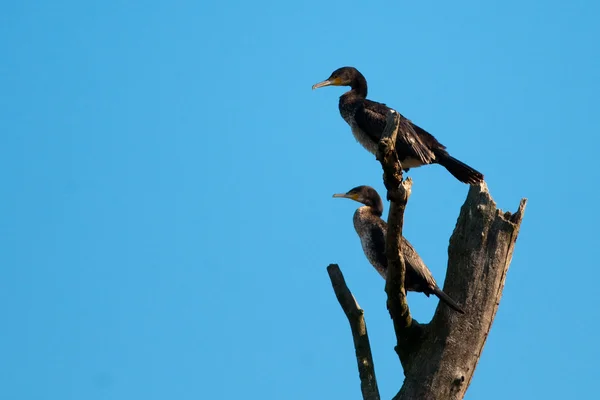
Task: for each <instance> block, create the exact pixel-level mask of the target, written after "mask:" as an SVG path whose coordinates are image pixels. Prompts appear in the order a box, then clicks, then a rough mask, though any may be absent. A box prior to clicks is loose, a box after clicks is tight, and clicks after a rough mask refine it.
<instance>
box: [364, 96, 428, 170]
mask: <svg viewBox="0 0 600 400" xmlns="http://www.w3.org/2000/svg"><path fill="white" fill-rule="evenodd" d="M389 110H390V108H389V107H388V106H386V105H385V104H383V103H377V102H375V101H370V100H365V101H364V102H363V106H362V107H358V108H357V110H356V113H355V115H354V120H355V121H356V124H357V125H358V127H359V128H360V129H361V130H362V131H363V132H365V133H366V134H367V135H369V136H370V137H371V138H372V139H373V140H374V141H376V142H378V141H379V140H380V139H381V134H382V132H383V130H384V129H385V121H386V115H387V113H388V111H389ZM398 115H399V116H400V127H399V130H398V136H397V139H396V151H397V152H399V154H401V155H405V156H412V157H415V158H418V159H419V160H421V162H422V163H424V164H430V163H431V162H432V161H433V160H435V155H434V154H433V152H432V151H431V150H430V149H429V147H427V144H426V141H425V139H426V137H421V135H420V133H421V131H422V132H425V133H426V134H427V135H428V136H431V135H429V133H427V132H426V131H424V130H423V129H421V128H419V127H417V126H416V125H413V124H412V123H411V122H410V121H409V120H408V119H406V118H404V116H403V115H402V114H400V113H398ZM415 127H416V128H418V131H417V129H415ZM431 137H432V138H433V136H431ZM434 140H435V139H434Z"/></svg>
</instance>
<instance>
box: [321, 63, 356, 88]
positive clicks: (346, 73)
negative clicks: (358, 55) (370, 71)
mask: <svg viewBox="0 0 600 400" xmlns="http://www.w3.org/2000/svg"><path fill="white" fill-rule="evenodd" d="M358 77H362V74H361V73H360V72H358V70H357V69H356V68H354V67H342V68H338V69H336V70H335V71H333V72H332V73H331V76H330V77H329V78H327V79H326V80H324V81H323V82H319V83H316V84H314V85H313V87H312V88H313V90H314V89H318V88H322V87H325V86H353V83H354V82H355V81H356V80H357V79H358ZM363 79H364V78H363Z"/></svg>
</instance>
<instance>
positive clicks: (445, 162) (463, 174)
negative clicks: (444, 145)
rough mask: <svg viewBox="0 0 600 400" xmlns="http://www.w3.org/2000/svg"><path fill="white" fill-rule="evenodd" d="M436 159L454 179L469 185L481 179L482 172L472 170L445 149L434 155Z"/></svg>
mask: <svg viewBox="0 0 600 400" xmlns="http://www.w3.org/2000/svg"><path fill="white" fill-rule="evenodd" d="M435 158H436V161H437V162H438V163H439V164H440V165H442V166H443V167H444V168H446V169H447V170H448V172H450V173H451V174H452V175H454V177H455V178H456V179H458V180H459V181H461V182H462V183H468V184H470V185H473V184H477V183H480V182H482V181H483V174H482V173H481V172H479V171H476V170H474V169H473V168H471V167H469V166H468V165H467V164H465V163H464V162H462V161H459V160H457V159H456V158H454V157H452V156H451V155H450V154H448V153H446V152H445V151H444V152H443V153H442V152H440V153H437V154H436V155H435Z"/></svg>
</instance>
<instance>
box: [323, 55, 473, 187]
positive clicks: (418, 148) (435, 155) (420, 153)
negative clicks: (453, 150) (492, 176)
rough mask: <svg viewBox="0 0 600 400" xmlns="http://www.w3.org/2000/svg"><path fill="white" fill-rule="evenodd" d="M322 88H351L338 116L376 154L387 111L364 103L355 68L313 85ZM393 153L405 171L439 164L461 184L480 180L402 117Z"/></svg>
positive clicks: (364, 91)
mask: <svg viewBox="0 0 600 400" xmlns="http://www.w3.org/2000/svg"><path fill="white" fill-rule="evenodd" d="M324 86H350V90H349V91H348V92H346V93H344V94H343V95H342V96H341V97H340V103H339V109H340V114H341V115H342V118H344V120H345V121H346V122H347V123H348V125H350V128H351V129H352V133H353V134H354V137H355V138H356V140H357V141H358V142H359V143H360V144H361V145H363V147H365V148H366V149H367V150H368V151H369V152H371V153H373V154H375V153H376V151H377V143H378V142H379V139H380V138H381V134H382V133H383V130H384V128H385V119H386V114H387V112H388V111H389V110H390V108H389V107H387V106H386V105H385V104H383V103H377V102H375V101H371V100H367V80H366V79H365V77H364V76H363V75H362V74H361V73H360V72H359V71H358V70H357V69H356V68H354V67H343V68H339V69H337V70H335V71H333V73H332V74H331V76H330V77H329V78H328V79H327V80H325V81H323V82H320V83H317V84H315V85H313V89H317V88H320V87H324ZM396 152H397V153H398V159H399V160H400V163H401V164H402V168H403V169H404V170H405V171H408V170H409V169H410V168H416V167H420V166H422V165H426V164H440V165H442V166H444V167H445V168H446V169H447V170H448V172H450V173H451V174H452V175H453V176H454V177H455V178H456V179H458V180H459V181H461V182H464V183H468V184H475V183H479V182H481V181H483V175H482V174H481V173H480V172H478V171H476V170H474V169H473V168H471V167H469V166H468V165H467V164H465V163H463V162H462V161H459V160H457V159H456V158H454V157H452V156H451V155H450V154H448V152H447V151H446V146H444V145H443V144H441V143H440V142H438V141H437V139H436V138H435V137H433V135H431V134H429V132H427V131H425V130H424V129H421V128H420V127H418V126H417V125H415V124H413V123H412V122H411V121H409V120H408V119H406V118H404V117H403V116H402V115H401V114H400V130H399V132H398V139H397V142H396Z"/></svg>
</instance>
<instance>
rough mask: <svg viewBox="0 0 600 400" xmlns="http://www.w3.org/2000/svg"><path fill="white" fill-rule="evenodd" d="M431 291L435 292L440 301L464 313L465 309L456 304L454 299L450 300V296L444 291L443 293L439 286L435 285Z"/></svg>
mask: <svg viewBox="0 0 600 400" xmlns="http://www.w3.org/2000/svg"><path fill="white" fill-rule="evenodd" d="M432 293H433V294H435V295H436V296H437V298H438V299H440V300H441V301H443V302H444V303H446V304H447V305H448V307H450V308H451V309H453V310H454V311H458V312H459V313H461V314H464V313H465V310H463V309H462V308H461V307H460V306H459V305H458V304H456V302H455V301H454V300H452V298H450V296H448V295H447V294H446V293H444V292H443V291H442V289H440V288H439V287H437V286H436V287H435V288H434V289H433V290H432Z"/></svg>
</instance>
